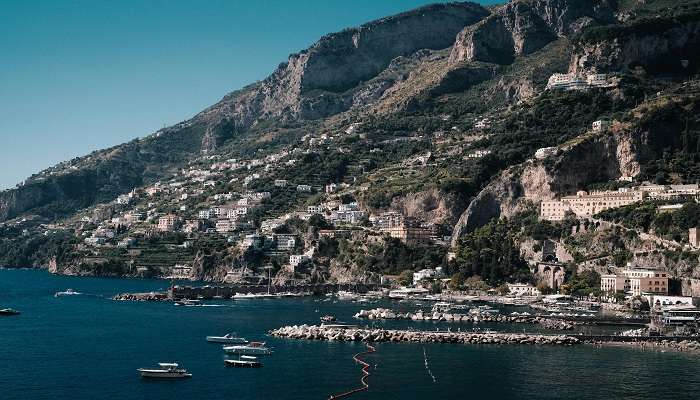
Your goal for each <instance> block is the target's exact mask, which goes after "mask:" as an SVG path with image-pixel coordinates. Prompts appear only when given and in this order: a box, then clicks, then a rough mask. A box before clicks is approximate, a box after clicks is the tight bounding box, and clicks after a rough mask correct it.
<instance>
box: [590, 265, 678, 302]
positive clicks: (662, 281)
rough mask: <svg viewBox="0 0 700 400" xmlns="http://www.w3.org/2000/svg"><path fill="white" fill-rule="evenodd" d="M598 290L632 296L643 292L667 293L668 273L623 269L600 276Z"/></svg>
mask: <svg viewBox="0 0 700 400" xmlns="http://www.w3.org/2000/svg"><path fill="white" fill-rule="evenodd" d="M600 290H601V291H603V292H607V293H616V292H624V293H629V294H631V295H632V296H641V295H642V294H643V293H652V294H657V295H665V294H668V274H667V273H666V272H665V271H658V270H649V269H623V270H622V271H620V272H618V273H616V274H605V275H601V276H600Z"/></svg>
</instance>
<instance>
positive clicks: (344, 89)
mask: <svg viewBox="0 0 700 400" xmlns="http://www.w3.org/2000/svg"><path fill="white" fill-rule="evenodd" d="M699 29H700V2H698V1H690V0H688V1H679V2H665V1H658V2H640V1H632V0H629V1H627V0H596V1H586V0H513V1H510V2H508V3H506V4H505V5H503V6H498V7H492V8H488V9H487V8H484V7H482V6H480V5H478V4H474V3H449V4H442V5H431V6H427V7H423V8H419V9H416V10H412V11H407V12H405V13H402V14H398V15H395V16H390V17H386V18H382V19H380V20H377V21H373V22H369V23H367V24H364V25H362V26H360V27H357V28H351V29H348V30H345V31H342V32H338V33H333V34H329V35H326V36H324V37H322V38H320V39H319V41H318V42H316V43H315V44H314V45H312V46H311V47H310V48H308V49H306V50H303V51H301V52H299V53H297V54H292V55H290V56H289V58H288V60H287V61H286V62H284V63H282V64H280V65H279V67H278V68H277V69H276V70H275V71H274V72H273V73H272V74H271V75H270V76H269V77H268V78H266V79H264V80H262V81H260V82H257V83H254V84H251V85H249V86H247V87H245V88H242V89H240V90H237V91H234V92H232V93H230V94H228V95H226V96H225V97H224V98H223V99H222V100H221V101H220V102H218V103H217V104H214V105H212V106H211V107H209V108H207V109H206V110H203V111H202V112H200V113H199V114H197V115H196V116H195V117H193V118H192V119H190V120H188V121H184V122H182V123H179V124H177V125H174V126H171V127H168V128H164V129H162V130H159V131H158V132H155V133H153V134H151V135H149V136H146V137H144V138H143V139H139V140H135V141H132V142H129V143H125V144H123V145H119V146H116V147H114V148H110V149H105V150H101V151H96V152H94V153H92V154H90V155H88V156H85V157H80V158H77V159H74V160H71V161H67V162H64V163H61V164H59V165H57V166H55V167H53V168H50V169H48V170H46V171H42V172H40V173H38V174H36V175H33V176H32V177H30V178H28V179H27V180H26V181H25V182H24V183H23V184H22V185H19V186H18V187H16V188H14V189H11V190H7V191H4V192H2V193H0V221H1V224H0V265H7V266H34V267H43V268H49V269H50V270H51V271H52V272H56V273H65V274H83V275H127V276H152V277H178V278H186V279H205V280H211V281H227V282H239V281H253V280H256V279H257V280H258V281H260V280H261V279H263V277H262V271H263V270H262V268H263V267H264V266H271V267H272V268H273V273H274V274H275V282H277V283H285V282H286V283H289V282H319V281H332V282H353V281H362V282H374V281H378V279H379V276H380V275H387V274H389V275H398V274H400V273H401V272H402V271H405V270H416V269H420V268H423V267H434V266H443V267H444V268H445V270H446V271H447V272H448V274H449V275H450V276H459V277H467V276H473V275H479V276H482V277H483V278H484V279H485V280H486V281H487V282H488V283H489V284H492V285H497V284H499V283H502V282H503V281H513V280H523V279H529V278H527V276H528V275H529V272H528V270H527V265H528V263H532V262H533V261H535V260H536V259H537V257H541V254H540V253H538V252H537V251H534V250H533V249H534V248H537V247H539V246H540V245H539V244H537V243H539V242H542V241H543V240H550V241H554V242H556V243H558V245H559V247H560V248H561V249H564V250H565V252H566V253H567V254H568V257H569V259H570V265H567V268H570V269H571V270H572V271H573V272H571V271H570V273H574V274H575V273H576V271H578V270H580V271H583V270H586V269H591V268H592V269H596V268H597V270H599V271H601V272H602V271H603V269H604V268H605V267H606V266H607V265H609V264H607V263H616V264H621V263H622V264H624V263H626V262H631V261H634V262H636V263H638V264H640V265H647V264H651V263H661V264H663V265H664V266H666V267H667V268H669V270H671V271H673V273H674V274H675V276H676V277H678V278H679V279H686V278H687V279H691V278H692V279H695V278H700V268H696V266H697V263H698V260H699V259H698V257H699V254H698V252H697V251H695V250H685V251H681V250H680V247H679V250H678V251H677V252H676V250H674V249H664V250H663V251H667V252H670V253H668V254H666V253H663V251H662V250H661V249H660V248H659V249H656V248H654V246H655V245H654V244H653V243H654V240H655V239H654V237H651V236H649V237H647V236H643V237H642V236H640V233H644V234H645V235H653V234H655V232H636V231H635V233H634V235H633V234H629V235H623V234H621V233H620V232H622V231H619V232H618V230H620V229H623V231H624V229H632V230H634V229H637V228H638V227H633V226H629V227H626V226H625V224H628V221H629V220H630V219H629V218H627V219H625V218H622V217H619V216H609V217H606V218H608V219H609V220H611V221H612V220H615V221H617V222H616V223H619V224H620V225H619V226H618V225H610V226H607V225H606V226H602V227H601V226H600V225H598V226H597V227H598V228H600V229H599V230H598V231H595V232H593V230H591V229H584V230H577V231H576V232H578V233H576V234H571V233H570V232H572V227H574V226H584V225H585V224H588V223H590V221H593V220H594V219H595V220H596V221H597V218H598V216H596V218H594V217H593V216H590V218H583V217H581V218H578V219H576V220H575V221H574V220H570V219H567V220H566V221H559V222H551V223H550V222H547V221H540V220H538V216H537V212H536V211H535V210H536V209H537V208H538V205H539V204H540V203H541V202H542V201H551V200H555V199H558V198H560V197H562V196H567V195H572V194H575V193H576V192H577V191H580V190H593V189H599V188H617V187H619V186H625V185H626V186H628V187H633V186H635V185H639V184H642V183H643V182H645V181H650V182H655V183H658V184H667V185H670V184H683V183H695V182H696V181H698V179H700V168H699V167H700V164H699V163H698V162H699V161H700V158H698V154H699V153H700V150H699V149H700V139H699V138H700V136H699V134H698V132H700V129H699V128H698V125H699V124H700V119H699V118H698V117H697V116H698V104H699V103H698V101H699V100H698V94H699V90H700V82H699V79H698V73H699V72H700V58H698V54H700V51H698V50H700V42H699V41H700V35H698V33H699V31H698V30H699ZM565 74H569V75H565ZM557 79H560V80H559V81H557ZM562 82H564V83H562ZM567 85H568V86H567ZM601 120H603V121H611V125H610V128H609V129H604V130H595V129H593V128H592V124H593V123H594V121H601ZM542 149H546V151H545V152H544V153H543V150H542ZM536 154H537V156H536ZM541 154H546V155H545V156H544V157H541V156H540V155H541ZM630 213H632V212H631V211H630ZM625 215H627V214H625ZM506 219H507V221H508V222H505V221H506ZM499 221H500V222H499ZM593 223H595V221H593ZM659 224H660V225H658V226H662V225H661V222H659ZM664 226H665V228H664V229H666V230H665V231H664V234H661V233H659V235H661V236H663V235H666V237H664V238H663V239H664V240H670V241H673V240H678V241H682V240H681V239H679V238H678V237H677V236H678V235H680V233H679V231H678V230H674V229H671V228H670V227H669V226H668V225H664ZM644 228H645V229H647V230H648V229H649V228H650V225H648V224H647V225H646V226H645V227H644ZM567 229H568V230H567ZM656 233H658V232H656ZM611 235H613V236H616V237H617V239H619V240H617V239H616V240H615V241H611V240H610V236H611ZM635 235H636V236H635ZM674 235H675V236H676V237H674ZM503 238H506V239H507V240H503ZM611 243H614V245H613V247H612V248H611V247H610V245H611ZM536 244H537V245H536ZM656 246H657V247H658V244H657V245H656ZM672 247H673V246H672ZM650 249H651V250H650ZM564 250H562V251H564ZM654 250H657V252H656V253H654ZM674 252H675V253H674ZM662 253H663V256H660V255H659V254H662ZM290 256H293V257H292V258H290ZM565 258H566V257H565ZM594 259H595V260H600V262H599V263H598V264H596V263H593V264H595V265H593V264H591V263H589V262H588V261H589V260H594ZM679 260H680V261H679ZM683 260H685V261H683ZM596 262H598V261H596ZM599 264H602V265H599ZM618 266H622V265H618ZM688 285H690V284H688ZM689 287H690V286H689ZM689 290H690V289H689Z"/></svg>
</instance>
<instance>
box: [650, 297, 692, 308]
mask: <svg viewBox="0 0 700 400" xmlns="http://www.w3.org/2000/svg"><path fill="white" fill-rule="evenodd" d="M642 297H643V298H644V299H646V301H647V302H648V303H649V306H650V307H652V308H654V307H657V308H658V307H665V306H677V305H682V306H692V305H693V298H692V297H688V296H667V295H657V294H644V295H642Z"/></svg>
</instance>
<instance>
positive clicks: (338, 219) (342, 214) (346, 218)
mask: <svg viewBox="0 0 700 400" xmlns="http://www.w3.org/2000/svg"><path fill="white" fill-rule="evenodd" d="M366 215H367V214H366V213H365V212H364V211H333V212H332V213H331V217H330V221H331V223H333V224H352V225H355V224H358V223H360V222H361V221H362V220H363V218H364V217H365V216H366Z"/></svg>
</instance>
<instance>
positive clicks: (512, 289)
mask: <svg viewBox="0 0 700 400" xmlns="http://www.w3.org/2000/svg"><path fill="white" fill-rule="evenodd" d="M508 293H509V294H512V295H514V296H539V295H540V294H541V293H540V291H539V289H537V288H536V287H534V286H532V285H530V284H529V283H509V284H508Z"/></svg>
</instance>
